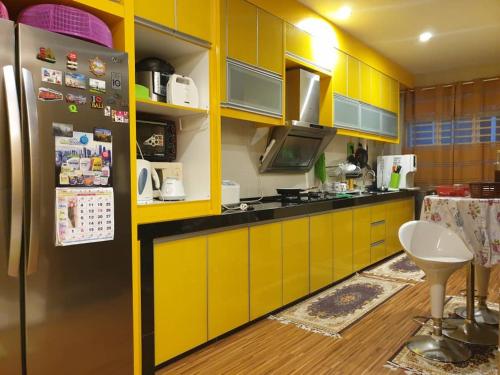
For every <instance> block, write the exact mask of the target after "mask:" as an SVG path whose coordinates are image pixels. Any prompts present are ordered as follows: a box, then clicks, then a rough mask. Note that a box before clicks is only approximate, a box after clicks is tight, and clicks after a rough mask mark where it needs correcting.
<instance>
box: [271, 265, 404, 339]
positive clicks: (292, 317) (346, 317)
mask: <svg viewBox="0 0 500 375" xmlns="http://www.w3.org/2000/svg"><path fill="white" fill-rule="evenodd" d="M406 286H408V284H405V283H401V282H396V281H390V280H381V279H374V278H370V277H364V276H362V275H356V276H354V277H352V278H350V279H348V280H346V281H344V282H342V283H340V284H338V285H335V286H333V287H331V288H329V289H327V290H325V291H324V292H321V293H320V294H318V295H316V296H314V297H312V298H309V299H308V300H306V301H303V302H300V303H298V304H297V305H295V306H292V307H290V308H289V309H287V310H285V311H283V312H281V313H279V314H277V315H276V316H271V317H269V318H270V319H275V320H277V321H279V322H281V323H284V324H289V323H292V324H294V325H296V326H297V327H300V328H302V329H305V330H307V331H311V332H315V333H320V334H323V335H325V336H330V337H336V338H339V337H340V335H339V333H340V332H341V331H342V330H344V329H346V328H347V327H349V326H350V325H351V324H353V323H354V322H356V321H357V320H359V319H360V318H361V317H363V316H364V315H365V314H367V313H368V312H370V311H371V310H373V309H374V308H376V307H377V306H378V305H380V304H381V303H382V302H384V301H386V300H387V299H389V298H390V297H392V296H393V295H394V294H396V293H397V292H399V291H400V290H402V289H403V288H405V287H406Z"/></svg>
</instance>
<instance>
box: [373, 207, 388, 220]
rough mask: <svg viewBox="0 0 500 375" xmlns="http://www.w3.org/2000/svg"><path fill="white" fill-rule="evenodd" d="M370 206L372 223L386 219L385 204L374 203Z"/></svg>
mask: <svg viewBox="0 0 500 375" xmlns="http://www.w3.org/2000/svg"><path fill="white" fill-rule="evenodd" d="M370 208H371V218H372V223H376V222H379V221H383V220H385V210H386V206H385V204H374V205H373V206H370Z"/></svg>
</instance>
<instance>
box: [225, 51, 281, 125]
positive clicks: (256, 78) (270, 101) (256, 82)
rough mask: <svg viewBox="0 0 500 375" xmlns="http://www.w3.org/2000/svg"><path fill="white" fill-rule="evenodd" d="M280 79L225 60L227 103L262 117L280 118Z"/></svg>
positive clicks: (265, 72) (236, 62) (268, 73)
mask: <svg viewBox="0 0 500 375" xmlns="http://www.w3.org/2000/svg"><path fill="white" fill-rule="evenodd" d="M282 85H283V82H282V79H281V77H280V76H278V75H274V74H272V73H270V72H267V71H262V70H260V69H257V68H254V67H250V66H247V65H245V64H242V63H239V62H238V61H234V60H230V59H228V60H227V103H226V105H227V106H229V107H234V108H239V109H244V110H248V111H251V112H256V113H260V114H264V115H270V116H275V117H281V116H282V112H283V109H282V108H283V104H282V103H283V97H282Z"/></svg>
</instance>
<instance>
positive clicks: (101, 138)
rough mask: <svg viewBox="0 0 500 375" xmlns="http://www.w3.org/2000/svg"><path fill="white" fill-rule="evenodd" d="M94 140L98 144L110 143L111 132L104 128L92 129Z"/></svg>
mask: <svg viewBox="0 0 500 375" xmlns="http://www.w3.org/2000/svg"><path fill="white" fill-rule="evenodd" d="M94 140H96V141H98V142H106V143H111V130H109V129H104V128H94Z"/></svg>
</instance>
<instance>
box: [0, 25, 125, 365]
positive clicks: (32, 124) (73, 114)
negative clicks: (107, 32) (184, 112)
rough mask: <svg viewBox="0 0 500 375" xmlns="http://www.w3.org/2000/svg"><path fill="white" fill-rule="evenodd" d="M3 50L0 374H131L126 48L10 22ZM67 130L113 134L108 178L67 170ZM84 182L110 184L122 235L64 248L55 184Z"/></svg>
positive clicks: (2, 35)
mask: <svg viewBox="0 0 500 375" xmlns="http://www.w3.org/2000/svg"><path fill="white" fill-rule="evenodd" d="M0 49H1V51H0V66H1V68H2V69H1V70H0V84H1V93H0V374H2V375H4V374H5V375H17V374H27V375H57V374H64V375H66V374H73V375H75V374H93V375H96V374H105V375H112V374H117V375H118V374H120V375H123V374H132V373H133V347H132V279H131V218H130V214H131V213H130V149H129V124H128V73H127V72H128V60H127V55H126V54H125V53H123V52H119V51H114V50H112V49H108V48H105V47H101V46H99V45H96V44H93V43H89V42H85V41H82V40H78V39H73V38H70V37H66V36H63V35H59V34H54V33H51V32H47V31H44V30H41V29H36V28H32V27H29V26H26V25H16V26H15V25H14V24H13V23H11V22H8V21H4V20H2V21H0ZM67 78H68V80H66V79H67ZM91 79H92V80H93V81H91ZM98 81H99V82H98ZM103 82H104V83H103ZM55 124H66V125H65V126H66V127H63V128H62V129H61V127H60V126H59V127H58V126H56V125H55ZM68 124H69V125H70V128H69V129H68ZM96 129H97V130H96ZM103 129H104V130H103ZM61 131H62V132H63V133H64V132H70V131H71V132H82V133H85V134H91V135H92V134H93V135H94V137H96V136H97V133H99V136H103V137H104V140H105V141H106V142H109V144H110V145H111V144H112V153H110V152H107V153H103V155H106V157H109V158H110V159H109V160H112V162H110V165H112V170H111V171H107V172H106V176H107V177H104V176H105V173H104V168H102V169H101V170H99V172H95V171H98V169H97V168H98V167H99V168H101V166H100V163H101V162H102V160H101V161H96V160H95V158H92V168H90V167H88V166H84V167H81V166H80V167H78V163H77V168H88V170H90V172H89V174H92V178H91V179H90V180H88V179H85V181H84V179H83V178H81V179H78V178H75V177H74V176H71V174H70V172H68V173H69V174H68V175H69V176H70V177H69V178H68V175H65V174H64V173H66V172H64V173H62V172H61V170H60V168H59V170H58V167H57V163H58V161H57V153H56V147H57V146H56V135H58V136H61V134H60V132H61ZM58 132H59V133H58ZM102 132H104V133H105V134H104V135H103V134H102ZM71 134H75V133H71ZM66 135H67V134H65V136H66ZM69 139H70V138H69ZM82 142H83V141H82ZM109 148H111V147H109ZM110 154H111V155H110ZM81 160H83V158H82V159H80V163H81V165H83V164H85V163H83V162H82V161H81ZM73 162H74V161H73ZM66 164H67V163H63V165H64V168H67V165H66ZM87 164H88V163H87ZM89 165H90V164H89ZM94 167H95V168H94ZM80 172H81V171H80ZM75 173H76V172H75ZM101 174H102V175H101ZM63 175H64V176H63ZM80 175H81V173H80ZM83 177H85V175H84V176H83ZM89 181H90V182H89ZM80 184H84V187H85V188H88V189H93V188H96V189H97V188H98V186H97V185H99V184H101V185H106V186H108V187H110V188H112V189H113V190H112V191H113V199H114V207H113V210H114V234H113V239H112V240H107V241H100V242H90V243H79V244H74V245H71V246H60V243H58V242H57V236H56V225H57V223H56V209H55V207H56V206H55V205H56V187H58V186H59V187H61V186H62V187H65V186H66V187H67V188H69V189H71V188H75V189H77V188H78V186H79V185H80ZM93 184H94V185H95V186H94V185H93ZM83 219H84V218H83V217H82V220H83ZM89 230H90V229H89Z"/></svg>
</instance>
